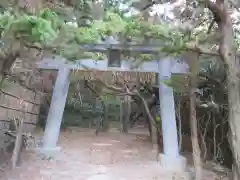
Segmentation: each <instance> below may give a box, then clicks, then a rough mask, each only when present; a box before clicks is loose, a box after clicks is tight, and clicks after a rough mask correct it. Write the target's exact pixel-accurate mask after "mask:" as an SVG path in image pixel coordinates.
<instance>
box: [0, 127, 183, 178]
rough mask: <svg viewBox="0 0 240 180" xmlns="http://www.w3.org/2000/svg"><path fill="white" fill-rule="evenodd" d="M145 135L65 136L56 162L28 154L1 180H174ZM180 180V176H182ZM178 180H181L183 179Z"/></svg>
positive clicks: (86, 132) (85, 132) (87, 133)
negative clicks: (161, 164)
mask: <svg viewBox="0 0 240 180" xmlns="http://www.w3.org/2000/svg"><path fill="white" fill-rule="evenodd" d="M147 138H148V137H147V136H146V135H144V134H141V135H136V134H121V133H114V132H113V133H100V134H99V136H95V135H94V134H93V133H92V131H91V130H81V131H80V129H79V130H74V131H72V132H71V131H67V132H62V133H61V137H60V146H61V147H62V149H61V152H59V153H58V154H57V155H56V157H55V158H54V159H52V160H42V159H41V158H40V157H38V156H37V155H36V154H30V153H29V154H28V155H27V156H26V157H25V160H24V163H23V164H22V165H21V167H19V168H17V169H15V170H8V171H6V172H4V173H0V179H1V180H69V179H70V180H140V179H141V180H160V179H161V180H162V179H163V180H170V179H173V178H172V176H171V173H169V172H167V171H164V170H163V169H161V167H160V165H159V164H158V163H157V161H156V153H154V152H153V151H152V148H151V144H150V141H149V139H147ZM178 177H179V178H180V176H178ZM179 178H177V179H179ZM181 179H182V178H181Z"/></svg>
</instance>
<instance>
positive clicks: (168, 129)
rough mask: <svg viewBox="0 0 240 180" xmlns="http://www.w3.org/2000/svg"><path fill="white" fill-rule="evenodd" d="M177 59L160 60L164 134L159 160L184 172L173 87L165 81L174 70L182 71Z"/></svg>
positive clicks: (165, 166) (161, 113)
mask: <svg viewBox="0 0 240 180" xmlns="http://www.w3.org/2000/svg"><path fill="white" fill-rule="evenodd" d="M174 62H175V63H176V61H173V60H172V59H169V58H166V59H162V60H159V64H158V68H159V72H158V74H159V76H158V78H159V99H160V107H161V108H160V112H159V113H160V116H161V122H162V134H163V154H160V155H159V157H158V158H159V159H158V160H159V162H160V164H161V166H162V167H164V168H166V169H169V170H175V171H180V172H184V171H185V169H186V159H185V158H184V157H182V156H180V153H179V146H178V135H177V125H176V115H175V102H174V95H173V89H172V88H171V87H169V86H167V85H166V84H165V83H164V81H166V80H169V79H170V78H171V74H172V72H174V71H175V72H176V69H177V71H178V72H180V73H183V72H181V67H179V66H175V69H174V67H173V66H174V64H173V63H174Z"/></svg>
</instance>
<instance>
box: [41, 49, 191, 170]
mask: <svg viewBox="0 0 240 180" xmlns="http://www.w3.org/2000/svg"><path fill="white" fill-rule="evenodd" d="M84 49H85V50H86V51H90V52H108V53H109V59H108V60H101V61H95V60H92V59H85V60H79V61H76V62H75V63H71V62H70V63H69V62H67V61H66V60H64V59H62V58H61V57H55V58H52V57H50V58H45V59H43V61H42V62H40V63H39V64H38V67H39V68H41V69H55V70H58V76H57V79H56V82H55V86H54V90H53V96H52V101H51V105H50V109H49V113H48V117H47V123H46V127H45V132H44V138H43V146H42V148H41V150H40V151H41V153H43V154H44V155H46V156H53V155H54V154H55V153H56V152H57V151H59V150H60V147H58V146H57V141H58V137H59V133H60V126H61V122H62V116H63V111H64V107H65V103H66V98H67V93H68V88H69V74H70V72H71V70H72V69H78V70H84V69H85V70H86V67H88V68H89V69H93V70H100V71H138V72H155V73H158V74H159V76H158V77H159V97H160V99H161V101H160V106H161V110H160V116H161V121H162V133H163V146H164V147H163V154H160V155H159V162H160V164H161V165H162V167H164V168H167V169H171V170H177V171H179V170H180V171H184V170H185V166H186V159H185V158H184V157H182V156H180V153H179V147H178V135H177V127H176V116H175V104H174V96H173V90H172V88H171V87H168V86H166V85H165V84H164V82H163V81H164V80H167V79H169V78H170V77H171V74H172V73H182V74H184V73H187V72H188V66H187V64H186V63H184V61H182V60H177V59H174V58H171V57H167V58H164V59H161V60H153V61H150V62H145V63H143V64H141V65H140V66H138V67H137V68H135V69H132V67H133V66H134V65H133V64H130V62H129V61H126V60H120V55H119V54H120V51H121V52H123V51H125V52H126V51H128V52H129V51H130V52H141V53H145V54H146V53H149V54H153V53H154V54H158V53H159V46H156V45H154V46H149V45H148V46H143V45H131V46H126V45H119V44H111V45H106V44H95V45H85V46H84ZM113 55H114V56H115V58H114V59H113V58H111V56H113ZM156 57H157V56H156Z"/></svg>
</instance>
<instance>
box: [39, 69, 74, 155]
mask: <svg viewBox="0 0 240 180" xmlns="http://www.w3.org/2000/svg"><path fill="white" fill-rule="evenodd" d="M69 73H70V69H69V68H68V67H64V66H62V67H59V68H58V75H57V79H56V82H55V86H54V89H53V95H52V101H51V105H50V108H49V112H48V117H47V123H46V126H45V131H44V137H43V145H42V148H41V149H40V152H41V154H43V155H45V156H46V157H52V156H54V155H55V154H56V152H58V151H59V150H60V147H58V146H57V142H58V137H59V134H60V127H61V123H62V117H63V112H64V108H65V104H66V99H67V94H68V88H69V83H70V82H69Z"/></svg>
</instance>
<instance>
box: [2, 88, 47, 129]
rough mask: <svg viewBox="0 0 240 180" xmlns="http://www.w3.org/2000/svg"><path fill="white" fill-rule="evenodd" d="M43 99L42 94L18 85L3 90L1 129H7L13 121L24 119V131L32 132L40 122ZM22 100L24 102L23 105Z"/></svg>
mask: <svg viewBox="0 0 240 180" xmlns="http://www.w3.org/2000/svg"><path fill="white" fill-rule="evenodd" d="M41 97H42V95H41V94H39V93H35V92H33V91H31V90H27V89H24V88H23V87H22V86H20V85H18V84H10V85H7V87H5V88H3V90H2V91H0V102H1V103H0V128H1V129H7V128H9V122H10V121H11V120H12V119H14V118H23V119H24V131H25V132H32V131H33V130H34V129H35V127H36V124H37V122H38V116H39V109H40V104H41ZM21 100H24V101H22V103H21ZM23 106H25V108H24V107H23Z"/></svg>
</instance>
